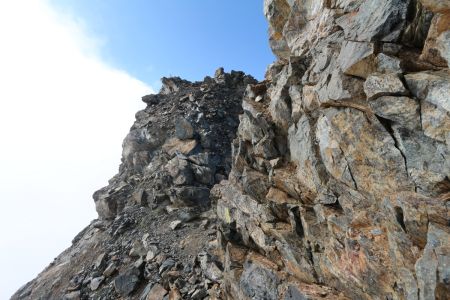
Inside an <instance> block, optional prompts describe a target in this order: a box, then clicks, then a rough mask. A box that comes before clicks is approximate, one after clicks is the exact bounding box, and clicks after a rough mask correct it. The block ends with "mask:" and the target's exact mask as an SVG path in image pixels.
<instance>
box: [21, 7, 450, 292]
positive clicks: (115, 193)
mask: <svg viewBox="0 0 450 300" xmlns="http://www.w3.org/2000/svg"><path fill="white" fill-rule="evenodd" d="M264 13H265V15H266V17H267V19H268V21H269V40H270V45H271V47H272V50H273V52H274V53H275V54H276V56H277V61H276V62H275V63H273V64H272V65H270V66H269V67H268V70H267V73H266V78H265V80H264V81H263V82H256V81H255V80H254V79H253V78H251V77H250V76H246V75H244V74H243V73H240V72H232V73H231V74H227V73H224V72H223V70H222V69H219V70H218V71H217V72H216V74H215V76H214V78H210V77H207V78H205V80H204V81H203V82H197V83H190V82H187V81H184V80H181V79H179V78H163V88H162V90H161V92H160V93H159V94H158V95H149V96H145V97H143V100H144V102H146V103H147V104H148V106H147V108H146V109H145V110H143V111H141V112H138V113H137V115H136V122H135V124H134V125H133V127H132V128H131V131H130V133H129V134H128V136H127V137H126V138H125V141H124V147H123V161H122V165H121V167H120V172H119V174H118V175H116V176H115V177H114V178H112V179H111V180H110V184H109V185H108V186H107V187H105V188H103V189H101V190H99V191H97V192H96V193H95V194H94V200H95V203H96V207H97V211H98V213H99V217H100V218H99V219H98V220H95V221H93V222H92V223H91V224H90V225H89V226H88V227H87V228H86V229H85V230H83V231H82V232H81V233H80V234H79V235H78V236H77V237H76V238H75V239H74V241H73V245H72V246H71V247H70V248H69V249H68V250H66V251H65V252H64V253H62V254H61V255H60V256H59V257H58V258H56V259H55V261H54V262H53V263H52V264H51V265H50V266H49V267H48V268H47V269H46V270H44V271H43V272H42V273H41V274H40V275H39V276H38V277H37V278H36V279H34V280H33V281H31V282H30V283H28V284H27V285H25V286H24V287H23V288H21V289H20V290H19V291H18V292H17V293H16V294H15V295H14V296H13V299H122V298H123V299H286V300H287V299H408V300H410V299H411V300H412V299H417V300H419V299H450V70H449V63H450V2H449V1H448V0H420V1H418V0H377V1H374V0H265V3H264Z"/></svg>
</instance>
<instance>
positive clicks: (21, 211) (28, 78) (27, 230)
mask: <svg viewBox="0 0 450 300" xmlns="http://www.w3.org/2000/svg"><path fill="white" fill-rule="evenodd" d="M99 52H100V51H99V42H98V40H96V39H93V38H91V37H89V36H87V34H85V33H84V30H83V24H82V23H81V22H80V21H79V20H77V19H76V18H74V17H73V16H68V15H64V16H63V15H61V14H58V13H56V12H55V11H54V10H53V9H52V7H51V6H50V5H49V4H48V3H47V2H45V1H33V0H30V1H18V0H14V1H2V2H1V3H0V140H1V143H0V204H1V208H0V266H1V268H0V298H1V299H5V298H8V297H9V296H11V294H12V293H13V292H14V291H15V290H16V289H17V288H19V286H20V285H22V284H24V283H25V282H26V281H28V280H30V279H32V278H33V277H34V276H35V275H37V273H38V272H39V271H41V270H42V269H43V268H44V267H45V266H46V265H47V264H48V263H50V262H51V260H52V259H53V257H55V256H56V255H57V254H59V253H60V252H61V251H62V250H63V249H64V248H66V247H68V246H69V245H70V241H71V239H72V238H73V237H74V235H75V234H76V233H78V232H79V231H80V230H81V229H82V228H83V227H84V226H85V225H87V224H88V223H89V222H90V220H92V219H93V218H95V217H96V213H95V209H94V203H93V200H92V198H91V195H92V193H93V192H94V191H95V190H96V189H98V188H100V187H102V186H104V185H106V184H107V180H108V179H109V178H110V177H111V176H112V175H114V174H115V172H116V171H117V168H118V165H119V162H120V154H121V143H122V139H123V138H124V137H125V135H126V133H127V132H128V130H129V127H130V126H131V124H132V122H133V120H134V113H135V112H136V111H137V110H139V109H142V108H143V103H142V102H141V101H140V97H141V96H142V95H144V94H147V93H150V92H151V89H150V87H148V86H147V85H145V84H144V83H142V82H140V81H139V80H137V79H134V78H133V77H131V76H130V75H128V74H127V73H126V72H124V71H121V70H117V69H114V68H113V67H110V66H108V65H106V64H105V63H103V62H102V60H101V59H99V57H100V56H99V54H98V53H99Z"/></svg>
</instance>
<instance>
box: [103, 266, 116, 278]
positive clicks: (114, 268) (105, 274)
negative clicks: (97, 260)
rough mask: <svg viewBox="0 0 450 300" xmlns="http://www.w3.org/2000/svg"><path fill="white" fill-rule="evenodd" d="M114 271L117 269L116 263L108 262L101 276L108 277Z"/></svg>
mask: <svg viewBox="0 0 450 300" xmlns="http://www.w3.org/2000/svg"><path fill="white" fill-rule="evenodd" d="M116 271H117V267H116V264H115V263H110V264H109V265H108V267H106V269H105V271H103V276H105V277H109V276H111V275H112V274H114V272H116Z"/></svg>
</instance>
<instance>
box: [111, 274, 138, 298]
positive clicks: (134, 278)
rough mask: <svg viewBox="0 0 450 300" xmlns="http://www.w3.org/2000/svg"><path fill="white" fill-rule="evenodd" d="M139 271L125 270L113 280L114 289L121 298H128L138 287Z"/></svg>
mask: <svg viewBox="0 0 450 300" xmlns="http://www.w3.org/2000/svg"><path fill="white" fill-rule="evenodd" d="M140 281H141V271H140V270H139V269H137V268H132V269H129V270H127V271H126V272H125V273H124V274H121V275H119V276H117V277H116V278H115V279H114V288H115V289H116V292H117V293H119V294H120V295H122V296H128V295H130V294H131V293H132V292H133V291H135V290H136V288H137V287H138V286H139V283H140Z"/></svg>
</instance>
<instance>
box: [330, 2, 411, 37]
mask: <svg viewBox="0 0 450 300" xmlns="http://www.w3.org/2000/svg"><path fill="white" fill-rule="evenodd" d="M407 12H408V1H404V0H380V1H377V2H374V1H371V0H365V1H363V2H362V3H361V5H360V6H359V7H358V9H357V10H356V11H354V12H351V13H348V14H346V15H344V16H342V17H340V18H338V19H337V20H336V22H337V24H338V25H339V26H341V27H342V28H343V29H344V33H345V38H346V39H347V40H352V41H361V42H373V41H383V42H395V41H397V40H398V39H399V37H400V35H401V32H402V29H403V27H404V25H405V21H406V17H407Z"/></svg>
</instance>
